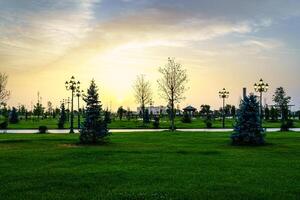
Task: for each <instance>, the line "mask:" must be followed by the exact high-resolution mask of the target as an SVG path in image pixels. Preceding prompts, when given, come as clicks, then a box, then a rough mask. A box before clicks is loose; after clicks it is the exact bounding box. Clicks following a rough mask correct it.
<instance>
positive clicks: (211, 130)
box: [0, 128, 300, 134]
mask: <svg viewBox="0 0 300 200" xmlns="http://www.w3.org/2000/svg"><path fill="white" fill-rule="evenodd" d="M279 130H280V129H279V128H267V129H266V132H277V131H279ZM290 130H291V131H299V132H300V128H291V129H290ZM74 131H75V133H78V129H76V130H74ZM109 131H110V132H112V133H130V132H162V131H167V129H110V130H109ZM177 131H185V132H231V131H233V129H222V128H219V129H216V128H215V129H214V128H212V129H177ZM0 133H28V134H31V133H38V130H37V129H7V130H2V129H0ZM48 133H54V134H62V133H69V130H68V129H63V130H61V129H49V130H48Z"/></svg>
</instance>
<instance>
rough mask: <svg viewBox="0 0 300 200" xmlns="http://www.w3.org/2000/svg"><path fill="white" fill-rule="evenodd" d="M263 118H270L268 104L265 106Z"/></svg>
mask: <svg viewBox="0 0 300 200" xmlns="http://www.w3.org/2000/svg"><path fill="white" fill-rule="evenodd" d="M265 120H270V109H269V106H268V105H266V107H265Z"/></svg>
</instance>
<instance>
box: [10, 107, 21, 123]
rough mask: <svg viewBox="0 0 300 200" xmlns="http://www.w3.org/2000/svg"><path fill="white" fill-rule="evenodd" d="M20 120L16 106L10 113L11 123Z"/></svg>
mask: <svg viewBox="0 0 300 200" xmlns="http://www.w3.org/2000/svg"><path fill="white" fill-rule="evenodd" d="M18 122H19V115H18V112H17V109H16V108H15V107H13V108H12V111H11V112H10V114H9V123H11V124H17V123H18Z"/></svg>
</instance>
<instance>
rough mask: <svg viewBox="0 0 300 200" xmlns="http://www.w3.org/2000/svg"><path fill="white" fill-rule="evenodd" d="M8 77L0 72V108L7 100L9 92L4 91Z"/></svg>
mask: <svg viewBox="0 0 300 200" xmlns="http://www.w3.org/2000/svg"><path fill="white" fill-rule="evenodd" d="M7 80H8V75H7V74H5V73H1V72H0V106H1V105H4V104H5V103H6V101H7V100H8V98H9V95H10V91H8V90H7V89H6V85H7Z"/></svg>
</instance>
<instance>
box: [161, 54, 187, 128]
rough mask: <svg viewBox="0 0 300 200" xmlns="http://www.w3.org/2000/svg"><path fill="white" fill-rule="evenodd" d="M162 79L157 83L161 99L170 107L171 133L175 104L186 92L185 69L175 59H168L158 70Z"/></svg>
mask: <svg viewBox="0 0 300 200" xmlns="http://www.w3.org/2000/svg"><path fill="white" fill-rule="evenodd" d="M159 72H160V73H161V75H162V77H161V78H160V79H159V80H158V81H157V82H158V86H159V89H160V90H161V97H162V98H164V99H165V100H166V101H167V102H168V105H169V106H170V112H171V113H170V114H171V131H174V130H175V112H174V111H175V108H174V104H175V103H180V101H181V100H183V99H184V98H185V97H184V92H185V91H186V90H187V88H186V83H187V82H188V77H187V72H186V69H184V68H183V66H182V65H181V64H180V63H177V62H175V59H171V58H168V63H167V64H166V65H165V66H164V67H160V68H159Z"/></svg>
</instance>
